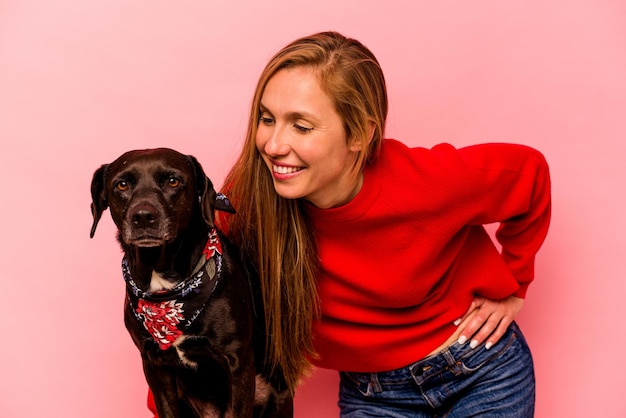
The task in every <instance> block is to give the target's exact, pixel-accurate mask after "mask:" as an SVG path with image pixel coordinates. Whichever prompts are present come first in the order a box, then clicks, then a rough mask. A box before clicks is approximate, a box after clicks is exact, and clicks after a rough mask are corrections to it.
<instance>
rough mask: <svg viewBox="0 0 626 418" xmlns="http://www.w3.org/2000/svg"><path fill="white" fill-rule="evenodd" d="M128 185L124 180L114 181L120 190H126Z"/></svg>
mask: <svg viewBox="0 0 626 418" xmlns="http://www.w3.org/2000/svg"><path fill="white" fill-rule="evenodd" d="M128 187H129V186H128V183H127V182H125V181H124V180H121V181H118V182H117V183H115V188H116V189H117V190H119V191H120V192H125V191H126V190H128Z"/></svg>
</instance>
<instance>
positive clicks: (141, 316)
mask: <svg viewBox="0 0 626 418" xmlns="http://www.w3.org/2000/svg"><path fill="white" fill-rule="evenodd" d="M202 255H203V257H201V258H200V261H199V262H198V264H197V265H196V267H195V268H194V270H193V272H192V273H191V276H189V277H188V278H187V279H185V280H183V281H181V282H180V283H178V284H177V285H176V286H174V287H173V288H172V289H168V290H160V291H158V292H153V293H151V292H144V291H143V290H141V289H139V287H137V284H136V283H135V281H134V280H133V278H132V276H131V274H130V268H129V266H128V260H126V258H124V259H123V260H122V274H123V275H124V280H125V281H126V294H127V295H128V299H129V303H130V306H131V308H132V311H133V313H134V314H135V317H136V318H137V320H138V321H139V322H141V323H142V324H143V326H144V327H145V329H146V330H147V331H148V332H149V333H150V335H152V337H153V338H154V340H155V341H156V342H157V344H159V348H160V349H161V350H167V349H168V348H169V347H170V346H171V345H172V344H173V343H174V341H176V339H177V338H178V337H180V336H181V335H182V334H183V331H182V330H181V329H183V330H184V329H188V328H189V327H190V326H191V324H192V323H193V322H194V320H195V319H196V318H197V317H198V316H199V315H200V314H201V313H202V310H203V309H204V306H205V305H206V303H207V302H208V300H209V298H210V297H211V294H212V293H213V291H214V290H215V288H216V287H217V284H218V282H219V279H220V277H221V271H222V243H221V242H220V240H219V237H218V235H217V231H216V230H215V229H212V230H211V231H210V233H209V239H208V241H207V243H206V245H205V247H204V251H203V252H202Z"/></svg>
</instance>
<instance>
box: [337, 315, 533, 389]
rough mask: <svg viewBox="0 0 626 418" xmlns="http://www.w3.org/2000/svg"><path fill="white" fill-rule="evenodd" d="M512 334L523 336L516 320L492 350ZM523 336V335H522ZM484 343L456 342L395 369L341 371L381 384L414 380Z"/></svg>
mask: <svg viewBox="0 0 626 418" xmlns="http://www.w3.org/2000/svg"><path fill="white" fill-rule="evenodd" d="M512 334H518V335H520V336H521V333H520V332H519V328H518V326H517V324H516V323H515V322H513V323H511V325H509V328H508V329H507V331H506V332H505V334H504V335H503V336H502V337H501V338H500V340H499V341H498V343H496V344H495V345H494V346H493V347H491V348H490V350H497V349H498V345H500V344H506V341H508V340H509V339H510V336H511V335H512ZM522 338H523V337H522ZM484 349H485V348H484V343H483V344H480V345H478V346H477V347H475V348H471V347H470V345H469V343H465V344H463V345H461V344H459V343H458V342H455V343H454V344H452V345H450V346H449V347H447V348H445V349H444V350H442V351H441V352H439V353H437V354H433V355H431V356H428V357H426V358H424V359H422V360H419V361H416V362H415V363H412V364H409V365H407V366H404V367H401V368H399V369H395V370H389V371H382V372H375V373H371V372H370V373H361V372H341V373H342V374H345V375H347V376H348V377H349V378H350V379H351V380H353V381H361V382H365V381H372V380H373V379H375V380H376V381H377V382H379V383H380V384H385V383H399V382H403V381H411V380H414V378H415V376H421V375H422V374H424V373H428V371H429V370H431V369H432V370H438V369H441V368H442V367H447V366H454V365H455V364H456V363H457V361H458V360H462V359H463V358H465V357H467V356H470V355H472V354H473V353H475V352H476V351H478V350H484Z"/></svg>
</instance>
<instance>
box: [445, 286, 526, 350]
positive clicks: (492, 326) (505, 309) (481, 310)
mask: <svg viewBox="0 0 626 418" xmlns="http://www.w3.org/2000/svg"><path fill="white" fill-rule="evenodd" d="M522 306H524V299H521V298H518V297H516V296H509V297H508V298H506V299H502V300H491V299H487V298H483V297H480V296H478V297H475V298H474V300H473V301H472V304H471V305H470V307H469V309H468V310H467V312H466V313H465V315H463V317H462V318H460V319H459V320H458V321H457V323H459V330H460V332H461V335H460V337H459V340H458V342H459V344H465V343H466V342H467V341H470V346H471V347H472V348H475V347H477V346H478V345H479V344H481V343H482V342H485V348H486V349H487V350H489V349H490V348H491V346H493V345H494V344H495V343H497V342H498V340H500V338H501V337H502V336H503V335H504V333H505V332H506V330H507V328H508V327H509V325H511V323H512V322H513V320H514V319H515V317H516V316H517V314H518V313H519V311H521V310H522Z"/></svg>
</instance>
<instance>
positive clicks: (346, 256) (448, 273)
mask: <svg viewBox="0 0 626 418" xmlns="http://www.w3.org/2000/svg"><path fill="white" fill-rule="evenodd" d="M307 211H308V213H309V215H310V218H311V222H312V227H313V229H314V231H315V235H316V239H317V244H318V246H319V252H320V258H321V272H320V275H319V278H318V285H319V293H320V298H321V303H322V318H321V320H320V321H319V322H318V323H316V324H315V326H314V328H315V335H316V337H315V347H316V349H317V351H318V353H319V355H320V358H319V360H317V361H316V365H317V366H320V367H323V368H331V369H338V370H343V371H358V372H372V371H385V370H391V369H395V368H399V367H402V366H405V365H408V364H410V363H412V362H414V361H417V360H419V359H421V358H423V357H424V356H426V355H427V354H428V353H430V352H431V351H432V350H434V349H435V348H436V347H438V346H439V345H441V344H442V343H443V342H444V341H445V340H446V339H447V338H448V337H449V336H450V335H452V333H453V332H454V331H455V326H454V325H453V322H454V321H455V320H456V319H458V318H460V317H461V316H462V315H463V314H464V313H465V312H466V310H467V309H468V307H469V305H470V303H471V301H472V298H473V297H474V295H481V296H484V297H486V298H490V299H503V298H506V297H508V296H510V295H515V296H518V297H525V294H526V289H527V287H528V285H529V283H530V282H531V281H532V280H533V277H534V272H533V266H534V258H535V254H536V253H537V251H538V250H539V247H540V246H541V244H542V242H543V240H544V238H545V235H546V233H547V230H548V225H549V222H550V180H549V173H548V166H547V164H546V161H545V159H544V158H543V156H542V155H541V154H540V153H539V152H537V151H535V150H534V149H532V148H528V147H525V146H521V145H512V144H483V145H476V146H471V147H467V148H462V149H455V148H453V147H452V146H450V145H447V144H442V145H438V146H436V147H434V148H432V149H430V150H429V149H425V148H408V147H407V146H405V145H404V144H402V143H400V142H398V141H395V140H392V139H386V140H385V141H384V143H383V147H382V151H381V154H380V155H379V157H378V158H377V159H376V160H375V162H374V163H373V164H371V165H369V166H367V167H366V169H365V179H364V184H363V187H362V189H361V191H360V192H359V194H358V195H357V196H356V197H355V198H354V199H353V200H352V201H351V202H349V203H348V204H346V205H344V206H342V207H339V208H332V209H318V208H315V207H313V206H308V209H307ZM494 222H500V227H499V229H498V231H497V233H496V236H497V239H498V241H499V243H500V244H501V245H502V253H499V252H498V250H497V249H496V246H495V245H494V244H493V242H492V241H491V239H490V237H489V235H488V234H487V232H486V231H485V229H484V228H483V226H482V225H483V224H489V223H494Z"/></svg>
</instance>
